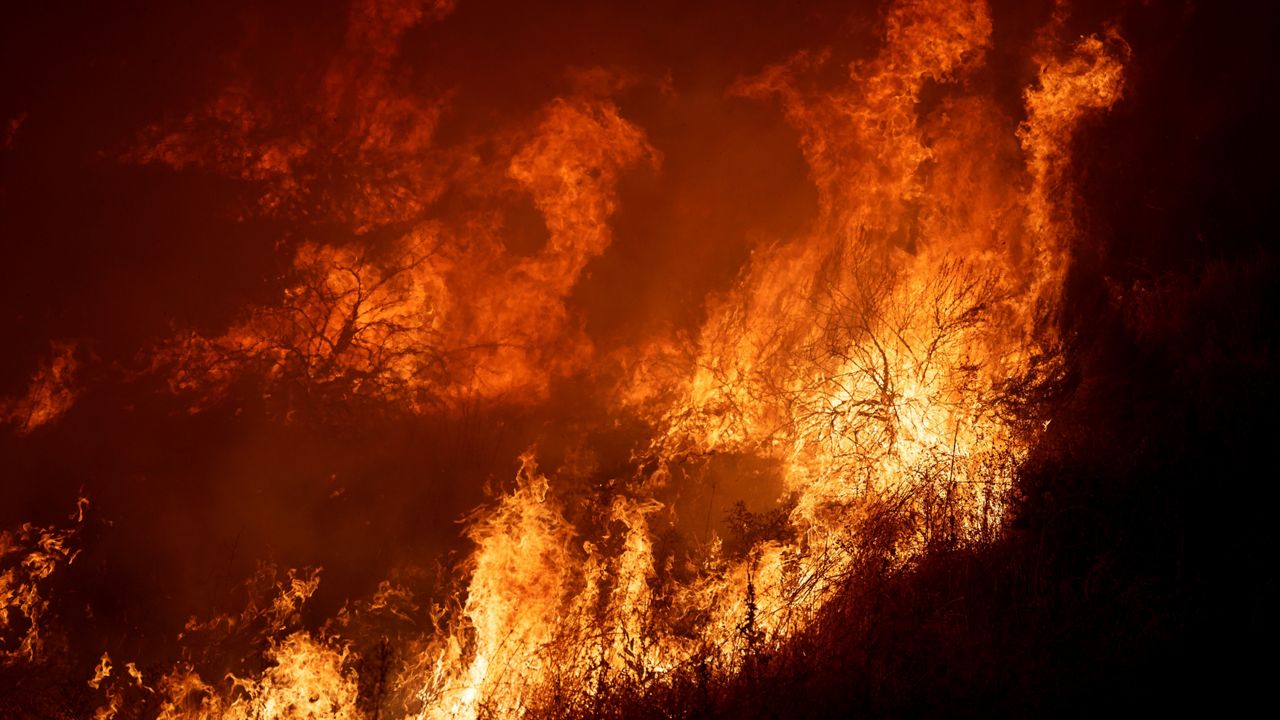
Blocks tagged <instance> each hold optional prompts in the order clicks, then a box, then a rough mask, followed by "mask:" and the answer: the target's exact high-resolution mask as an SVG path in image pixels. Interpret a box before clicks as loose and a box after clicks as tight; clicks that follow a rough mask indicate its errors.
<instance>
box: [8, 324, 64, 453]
mask: <svg viewBox="0 0 1280 720" xmlns="http://www.w3.org/2000/svg"><path fill="white" fill-rule="evenodd" d="M76 350H77V346H76V344H75V343H73V342H55V343H53V347H52V355H51V357H50V358H49V359H48V360H47V361H45V362H43V363H41V365H40V367H39V368H38V369H37V370H36V372H35V374H34V375H33V376H32V377H31V384H30V385H29V386H28V389H27V392H26V394H25V395H24V396H22V397H18V398H9V399H5V398H0V423H8V424H11V425H13V426H14V427H15V430H16V431H17V432H18V434H20V435H26V434H28V433H30V432H31V431H33V430H35V429H36V428H38V427H41V426H43V425H47V424H49V423H52V422H54V421H55V420H57V419H58V418H60V417H62V415H63V414H64V413H66V412H67V411H68V410H70V409H71V406H72V405H74V404H75V401H76V398H77V396H78V395H79V391H78V389H77V387H76V380H77V378H76V375H77V373H78V371H79V369H80V363H79V361H78V360H77V359H76Z"/></svg>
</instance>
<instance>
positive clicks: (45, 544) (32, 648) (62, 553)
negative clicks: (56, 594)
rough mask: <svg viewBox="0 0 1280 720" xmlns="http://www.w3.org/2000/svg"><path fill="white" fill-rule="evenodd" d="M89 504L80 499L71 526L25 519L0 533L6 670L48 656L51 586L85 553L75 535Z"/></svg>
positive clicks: (1, 654) (1, 640)
mask: <svg viewBox="0 0 1280 720" xmlns="http://www.w3.org/2000/svg"><path fill="white" fill-rule="evenodd" d="M88 506H89V501H88V500H87V499H85V498H80V500H79V502H78V503H77V505H76V513H75V514H74V515H72V516H71V520H73V521H74V522H75V523H76V524H75V525H74V526H72V527H70V528H58V527H39V526H37V525H34V524H32V523H24V524H22V525H21V526H19V527H18V528H17V530H13V531H9V530H6V531H3V532H0V668H3V667H6V666H10V665H14V664H17V663H37V662H40V661H43V660H44V659H45V657H44V656H45V652H46V644H47V641H48V633H47V628H46V627H45V624H46V622H47V620H48V616H49V598H48V586H49V584H50V582H51V581H52V579H53V576H54V575H55V573H57V572H58V571H59V570H61V569H63V568H65V567H66V566H68V565H70V564H71V563H73V562H75V559H76V557H77V556H78V555H79V554H80V550H79V548H77V547H75V539H76V536H77V534H78V532H79V529H80V524H81V523H83V522H84V513H85V510H86V509H87V508H88Z"/></svg>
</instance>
